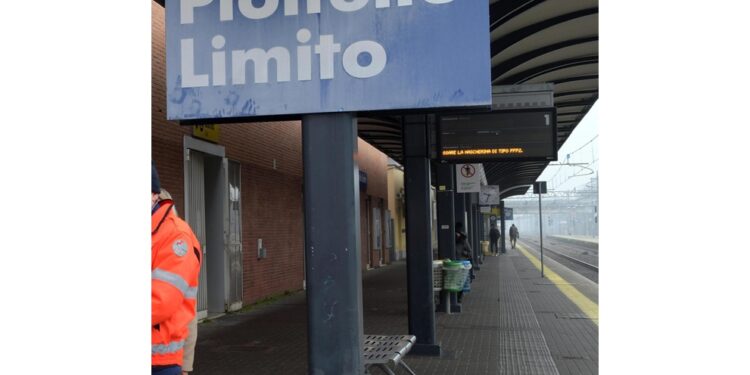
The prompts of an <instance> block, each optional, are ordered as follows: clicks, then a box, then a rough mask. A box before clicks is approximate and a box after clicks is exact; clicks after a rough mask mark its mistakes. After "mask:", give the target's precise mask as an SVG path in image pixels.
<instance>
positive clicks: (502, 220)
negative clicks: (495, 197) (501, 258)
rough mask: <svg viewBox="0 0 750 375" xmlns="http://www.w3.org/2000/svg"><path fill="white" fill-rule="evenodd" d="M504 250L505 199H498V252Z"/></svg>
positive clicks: (503, 251)
mask: <svg viewBox="0 0 750 375" xmlns="http://www.w3.org/2000/svg"><path fill="white" fill-rule="evenodd" d="M505 251H506V249H505V201H500V252H501V253H505Z"/></svg>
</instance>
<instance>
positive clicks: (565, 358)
mask: <svg viewBox="0 0 750 375" xmlns="http://www.w3.org/2000/svg"><path fill="white" fill-rule="evenodd" d="M549 267H552V265H550V266H549ZM476 275H477V277H476V279H475V280H474V283H473V284H472V291H471V292H470V293H469V294H467V295H466V296H465V297H464V301H463V302H464V303H463V312H462V313H460V314H451V315H448V314H445V313H437V337H438V341H439V343H440V344H441V346H442V350H443V355H442V356H441V357H440V358H438V357H422V356H416V355H412V354H410V355H408V356H407V357H406V362H407V363H408V364H409V366H410V367H411V368H412V369H413V370H414V371H415V372H416V373H417V374H472V375H473V374H558V373H559V374H596V373H597V369H598V354H597V352H598V325H597V324H598V322H597V321H594V320H591V319H589V318H586V317H583V314H582V312H581V310H580V309H579V307H578V306H576V304H574V303H573V302H571V301H570V300H569V299H568V297H566V296H565V295H564V294H563V293H562V292H561V290H560V289H559V288H558V287H557V286H555V285H554V284H553V283H551V282H550V281H549V280H548V279H542V278H540V277H539V273H538V270H537V268H535V266H534V264H533V263H532V262H531V261H530V260H529V259H528V258H527V256H525V255H523V254H522V253H521V252H519V251H517V250H510V251H509V252H508V254H505V255H500V256H496V257H494V256H488V257H486V259H485V261H484V264H483V265H482V267H481V270H480V271H478V272H476ZM564 277H565V276H564ZM576 281H577V280H576ZM571 284H575V282H571ZM573 286H574V285H573ZM588 287H589V289H590V288H591V286H590V285H589V286H588ZM589 293H590V291H589ZM587 294H588V293H587ZM363 296H364V306H363V308H364V332H365V333H366V334H407V333H408V322H407V310H406V309H407V303H406V298H407V297H406V267H405V263H404V262H403V261H401V262H396V263H394V264H392V265H390V266H386V267H382V268H379V269H376V270H371V271H368V272H366V273H365V274H364V278H363ZM306 321H307V316H306V305H305V296H304V292H300V293H296V294H294V295H291V296H289V297H286V298H284V299H282V300H279V301H276V302H275V303H273V304H270V305H267V306H263V307H260V308H257V309H254V310H252V311H249V312H242V313H233V314H227V315H226V316H223V317H221V318H219V319H216V320H213V321H211V322H208V323H203V324H200V325H199V334H198V344H197V346H196V360H195V366H194V368H195V371H194V374H196V375H201V374H211V375H223V374H306V373H307V372H306V371H307V329H306V324H307V323H306ZM372 372H373V374H378V373H379V370H378V369H374V370H373V371H372ZM399 373H401V372H399Z"/></svg>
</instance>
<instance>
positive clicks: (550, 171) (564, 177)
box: [529, 104, 599, 192]
mask: <svg viewBox="0 0 750 375" xmlns="http://www.w3.org/2000/svg"><path fill="white" fill-rule="evenodd" d="M598 135H599V124H598V109H597V104H594V106H593V107H592V108H591V110H590V111H589V112H588V114H586V117H584V118H583V120H581V122H580V123H579V124H578V126H576V128H575V130H573V134H571V136H570V137H568V139H567V140H566V141H565V143H564V144H563V145H562V147H560V151H559V152H558V154H557V161H556V162H552V163H550V165H549V166H547V168H546V169H545V170H544V172H542V174H541V176H539V178H538V181H547V189H555V190H558V191H567V190H572V189H573V188H574V187H578V188H580V186H582V185H584V184H586V183H587V182H589V181H590V178H592V177H596V171H598V170H599V138H598ZM568 155H570V157H569V158H568ZM567 163H570V164H574V163H584V164H586V165H585V166H568V165H563V166H560V165H557V164H567ZM583 167H586V168H589V169H590V170H588V169H585V168H583ZM592 171H593V174H592ZM529 192H531V189H529Z"/></svg>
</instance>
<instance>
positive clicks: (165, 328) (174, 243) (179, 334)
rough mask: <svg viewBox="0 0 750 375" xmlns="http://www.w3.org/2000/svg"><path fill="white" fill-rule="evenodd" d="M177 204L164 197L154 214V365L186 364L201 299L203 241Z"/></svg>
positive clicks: (152, 226)
mask: <svg viewBox="0 0 750 375" xmlns="http://www.w3.org/2000/svg"><path fill="white" fill-rule="evenodd" d="M173 206H174V203H173V202H172V201H170V200H164V201H162V202H161V206H160V207H159V208H158V209H157V210H156V211H155V212H154V213H153V214H152V215H151V364H152V365H180V366H181V365H182V354H183V347H184V345H185V339H186V338H187V336H188V323H190V321H191V320H192V319H193V318H194V317H195V307H196V303H197V300H196V298H197V295H198V273H199V272H200V263H201V251H200V244H199V242H198V239H197V238H195V234H193V231H192V230H191V229H190V226H188V224H187V223H185V222H184V221H183V220H182V219H180V218H179V217H177V215H176V214H175V213H174V210H172V207H173Z"/></svg>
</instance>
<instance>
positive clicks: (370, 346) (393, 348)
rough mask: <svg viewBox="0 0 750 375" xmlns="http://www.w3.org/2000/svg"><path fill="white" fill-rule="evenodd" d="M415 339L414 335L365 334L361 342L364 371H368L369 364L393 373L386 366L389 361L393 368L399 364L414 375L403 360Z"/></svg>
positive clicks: (390, 373) (392, 374) (391, 374)
mask: <svg viewBox="0 0 750 375" xmlns="http://www.w3.org/2000/svg"><path fill="white" fill-rule="evenodd" d="M416 341H417V337H416V336H414V335H395V336H384V335H365V337H364V343H363V344H364V345H363V353H364V362H365V373H366V374H369V373H370V371H369V368H370V366H377V367H380V368H381V369H383V371H385V372H386V373H387V374H389V375H395V373H394V372H393V370H391V368H390V367H388V366H387V365H388V364H389V363H390V364H392V365H393V367H394V370H395V369H396V368H397V367H398V366H401V367H403V368H404V369H406V371H408V372H409V374H412V375H416V374H415V373H414V371H412V369H411V368H409V366H408V365H407V364H406V363H405V362H404V360H403V358H404V357H405V356H406V354H407V353H409V350H411V347H412V346H413V345H414V343H415V342H416Z"/></svg>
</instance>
